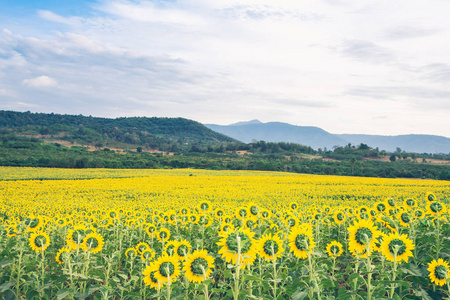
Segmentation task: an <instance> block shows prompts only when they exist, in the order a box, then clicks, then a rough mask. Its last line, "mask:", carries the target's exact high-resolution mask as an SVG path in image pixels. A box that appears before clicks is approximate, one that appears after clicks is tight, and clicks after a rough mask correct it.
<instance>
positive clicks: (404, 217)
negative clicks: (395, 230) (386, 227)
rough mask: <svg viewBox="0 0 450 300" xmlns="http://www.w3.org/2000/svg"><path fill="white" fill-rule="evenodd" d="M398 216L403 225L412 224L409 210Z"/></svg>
mask: <svg viewBox="0 0 450 300" xmlns="http://www.w3.org/2000/svg"><path fill="white" fill-rule="evenodd" d="M397 217H398V220H399V221H400V224H401V225H402V226H403V227H409V225H411V222H412V219H411V216H410V214H409V213H408V212H406V211H404V212H401V213H399V214H398V216H397Z"/></svg>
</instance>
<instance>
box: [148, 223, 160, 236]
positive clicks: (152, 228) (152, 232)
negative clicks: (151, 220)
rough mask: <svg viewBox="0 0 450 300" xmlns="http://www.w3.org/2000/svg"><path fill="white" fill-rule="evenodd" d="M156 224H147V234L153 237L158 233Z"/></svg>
mask: <svg viewBox="0 0 450 300" xmlns="http://www.w3.org/2000/svg"><path fill="white" fill-rule="evenodd" d="M156 231H157V229H156V226H155V225H153V224H147V228H145V232H146V233H147V235H148V236H149V237H151V238H153V237H154V236H155V234H156Z"/></svg>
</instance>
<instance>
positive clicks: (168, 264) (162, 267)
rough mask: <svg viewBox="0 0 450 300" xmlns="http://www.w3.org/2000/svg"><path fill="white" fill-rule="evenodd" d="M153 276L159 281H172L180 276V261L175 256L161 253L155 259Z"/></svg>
mask: <svg viewBox="0 0 450 300" xmlns="http://www.w3.org/2000/svg"><path fill="white" fill-rule="evenodd" d="M155 265H156V269H157V270H156V273H155V275H154V276H155V278H156V279H157V280H158V281H160V282H165V283H167V282H168V280H170V281H171V282H174V281H175V280H176V279H177V277H178V276H180V262H179V261H178V259H177V258H176V257H175V256H168V255H166V254H163V256H160V257H159V258H158V259H157V260H156V261H155Z"/></svg>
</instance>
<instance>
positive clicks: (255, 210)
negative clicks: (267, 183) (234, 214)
mask: <svg viewBox="0 0 450 300" xmlns="http://www.w3.org/2000/svg"><path fill="white" fill-rule="evenodd" d="M250 212H251V213H252V215H255V216H256V215H258V207H256V205H252V206H251V207H250Z"/></svg>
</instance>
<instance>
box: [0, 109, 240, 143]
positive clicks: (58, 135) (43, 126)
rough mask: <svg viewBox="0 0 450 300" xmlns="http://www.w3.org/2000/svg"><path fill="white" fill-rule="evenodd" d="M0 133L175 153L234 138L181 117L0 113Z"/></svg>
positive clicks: (231, 140)
mask: <svg viewBox="0 0 450 300" xmlns="http://www.w3.org/2000/svg"><path fill="white" fill-rule="evenodd" d="M0 134H1V135H2V136H5V135H8V134H10V135H25V136H30V137H37V138H41V139H44V140H47V141H51V140H54V141H59V140H62V141H69V142H72V143H80V144H86V145H95V146H97V147H120V148H129V147H134V148H136V147H137V146H140V147H144V148H148V149H158V150H162V151H177V150H178V148H180V147H181V148H182V147H185V146H187V145H189V146H191V145H193V144H198V145H209V144H213V145H215V144H218V143H226V142H233V141H235V140H234V139H232V138H230V137H227V136H225V135H223V134H220V133H217V132H214V131H212V130H211V129H209V128H207V127H205V126H204V125H202V124H200V123H198V122H195V121H192V120H188V119H183V118H156V117H152V118H147V117H131V118H116V119H109V118H97V117H91V116H89V117H86V116H82V115H78V116H75V115H60V114H53V113H51V114H44V113H31V112H15V111H0Z"/></svg>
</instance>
